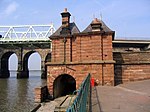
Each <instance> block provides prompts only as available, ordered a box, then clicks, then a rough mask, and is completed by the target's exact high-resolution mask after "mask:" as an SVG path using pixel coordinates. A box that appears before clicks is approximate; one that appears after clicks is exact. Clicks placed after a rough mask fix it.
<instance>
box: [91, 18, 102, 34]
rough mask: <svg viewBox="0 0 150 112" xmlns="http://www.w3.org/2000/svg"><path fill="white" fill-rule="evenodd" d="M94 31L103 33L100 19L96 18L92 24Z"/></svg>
mask: <svg viewBox="0 0 150 112" xmlns="http://www.w3.org/2000/svg"><path fill="white" fill-rule="evenodd" d="M91 27H92V31H93V32H95V31H102V30H103V29H102V23H101V22H100V20H99V19H97V18H95V19H94V20H93V21H92V23H91Z"/></svg>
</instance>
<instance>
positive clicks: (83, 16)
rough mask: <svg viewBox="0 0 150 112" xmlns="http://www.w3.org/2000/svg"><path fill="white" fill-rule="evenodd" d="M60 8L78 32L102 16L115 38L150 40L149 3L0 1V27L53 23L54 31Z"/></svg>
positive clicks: (149, 0) (124, 0)
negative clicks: (64, 11) (67, 14)
mask: <svg viewBox="0 0 150 112" xmlns="http://www.w3.org/2000/svg"><path fill="white" fill-rule="evenodd" d="M64 8H68V11H69V12H70V13H71V14H72V17H71V18H72V19H71V20H72V21H73V20H75V22H76V24H77V26H78V27H79V29H80V31H82V30H84V29H85V28H86V27H87V26H88V25H89V24H90V22H91V21H92V19H93V18H94V17H97V18H100V15H102V20H103V21H104V22H105V23H106V24H107V26H109V27H110V28H111V29H112V30H114V31H116V38H123V39H124V38H125V39H126V38H127V39H150V0H0V25H22V24H50V23H51V22H53V23H54V25H55V27H56V29H57V28H58V27H59V26H60V25H61V16H60V13H61V12H62V11H63V10H64ZM73 18H75V19H73Z"/></svg>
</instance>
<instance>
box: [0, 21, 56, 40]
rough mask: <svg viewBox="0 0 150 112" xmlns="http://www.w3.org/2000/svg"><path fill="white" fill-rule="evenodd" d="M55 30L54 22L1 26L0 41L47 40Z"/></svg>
mask: <svg viewBox="0 0 150 112" xmlns="http://www.w3.org/2000/svg"><path fill="white" fill-rule="evenodd" d="M54 31H55V28H54V25H53V24H49V25H18V26H0V42H11V41H12V42H14V41H21V42H22V41H47V40H49V38H48V37H49V36H50V35H52V34H53V33H54Z"/></svg>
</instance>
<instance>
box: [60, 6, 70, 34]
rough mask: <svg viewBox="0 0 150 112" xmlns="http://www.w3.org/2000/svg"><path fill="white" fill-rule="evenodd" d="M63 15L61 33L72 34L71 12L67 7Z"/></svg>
mask: <svg viewBox="0 0 150 112" xmlns="http://www.w3.org/2000/svg"><path fill="white" fill-rule="evenodd" d="M61 16H62V30H61V32H60V34H65V35H67V34H71V32H70V16H71V14H70V13H69V12H68V11H67V8H65V10H64V12H62V13H61Z"/></svg>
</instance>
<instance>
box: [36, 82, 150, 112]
mask: <svg viewBox="0 0 150 112" xmlns="http://www.w3.org/2000/svg"><path fill="white" fill-rule="evenodd" d="M62 98H63V97H62ZM62 98H58V99H55V100H54V101H50V102H47V103H42V104H41V107H40V108H39V109H38V110H37V111H36V112H54V109H55V106H56V105H58V102H60V101H61V100H62ZM90 112H150V80H145V81H136V82H129V83H126V84H121V85H118V86H114V87H112V86H96V87H92V91H91V110H90Z"/></svg>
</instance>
